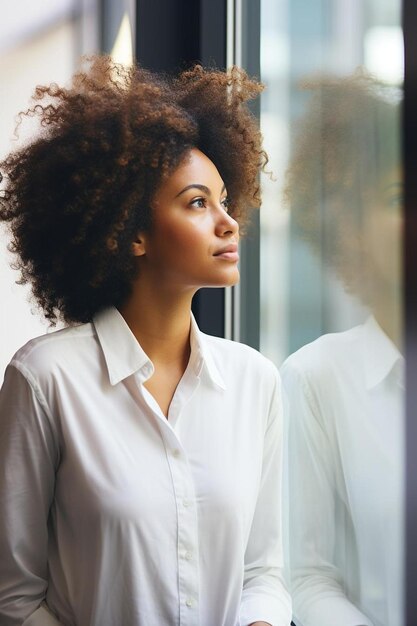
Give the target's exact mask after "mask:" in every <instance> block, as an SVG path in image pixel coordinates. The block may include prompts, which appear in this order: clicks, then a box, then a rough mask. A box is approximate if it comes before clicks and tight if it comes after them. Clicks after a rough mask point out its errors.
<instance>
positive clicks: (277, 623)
mask: <svg viewBox="0 0 417 626" xmlns="http://www.w3.org/2000/svg"><path fill="white" fill-rule="evenodd" d="M253 622H267V623H268V624H272V626H290V623H291V604H290V602H288V603H285V604H284V603H282V602H280V601H279V600H274V599H272V598H265V597H263V598H248V599H247V600H244V601H243V602H242V604H241V606H240V615H239V626H250V624H253Z"/></svg>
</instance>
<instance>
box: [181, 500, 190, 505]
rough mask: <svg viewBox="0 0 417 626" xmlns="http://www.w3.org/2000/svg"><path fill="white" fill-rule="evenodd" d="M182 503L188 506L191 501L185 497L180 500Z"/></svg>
mask: <svg viewBox="0 0 417 626" xmlns="http://www.w3.org/2000/svg"><path fill="white" fill-rule="evenodd" d="M182 503H183V505H184V506H190V504H191V501H190V500H188V499H187V498H184V500H183V501H182Z"/></svg>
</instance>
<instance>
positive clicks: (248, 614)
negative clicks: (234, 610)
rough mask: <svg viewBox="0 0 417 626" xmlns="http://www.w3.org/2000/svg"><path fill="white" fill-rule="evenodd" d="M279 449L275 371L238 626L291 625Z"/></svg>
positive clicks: (280, 432)
mask: <svg viewBox="0 0 417 626" xmlns="http://www.w3.org/2000/svg"><path fill="white" fill-rule="evenodd" d="M282 446H283V423H282V403H281V386H280V379H279V374H278V372H277V371H276V369H275V368H274V388H273V391H272V397H271V404H270V411H269V416H268V422H267V427H266V431H265V435H264V450H263V464H262V476H261V481H260V487H259V494H258V499H257V504H256V509H255V513H254V517H253V521H252V526H251V531H250V535H249V540H248V544H247V546H246V551H245V572H244V582H243V593H242V602H241V608H240V624H241V626H250V625H251V624H253V623H255V624H257V623H261V624H263V623H266V624H270V625H271V626H288V625H289V624H290V622H291V600H290V596H289V593H288V591H287V588H286V585H285V582H284V578H283V569H284V566H283V547H282V531H281V529H282V519H281V518H282V504H281V484H282Z"/></svg>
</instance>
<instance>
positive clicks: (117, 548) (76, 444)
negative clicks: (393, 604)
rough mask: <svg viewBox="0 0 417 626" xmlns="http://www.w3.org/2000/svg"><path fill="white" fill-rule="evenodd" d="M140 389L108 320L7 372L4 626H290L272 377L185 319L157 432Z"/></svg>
mask: <svg viewBox="0 0 417 626" xmlns="http://www.w3.org/2000/svg"><path fill="white" fill-rule="evenodd" d="M152 373H153V365H152V363H151V361H150V360H149V358H148V357H147V355H146V354H145V353H144V351H143V350H142V349H141V347H140V345H139V343H138V342H137V341H136V339H135V337H134V336H133V334H132V333H131V331H130V329H129V327H128V326H127V324H126V322H125V321H124V319H123V317H122V316H121V315H120V313H119V312H118V311H117V310H116V309H108V310H106V311H104V312H103V313H101V314H100V315H98V316H97V317H96V319H95V320H94V323H91V324H84V325H81V326H77V327H71V328H66V329H63V330H60V331H57V332H54V333H51V334H48V335H45V336H43V337H40V338H37V339H34V340H32V341H30V342H29V343H28V344H26V346H24V347H23V348H22V349H20V350H19V351H18V352H17V354H16V355H15V357H14V358H13V360H12V361H11V363H10V365H9V367H8V369H7V371H6V377H5V381H4V385H3V388H2V390H1V392H0V460H1V473H0V487H1V502H0V554H1V559H0V623H1V625H2V626H14V625H17V624H22V622H24V623H25V626H35V625H42V626H44V625H45V624H47V623H49V621H51V623H56V622H54V619H56V620H58V623H61V624H64V625H66V626H175V625H180V626H237V625H240V626H247V625H248V624H250V623H252V622H255V621H257V620H263V621H266V622H269V623H270V624H272V625H273V626H287V625H288V624H289V623H290V620H291V609H290V600H289V596H288V593H287V591H286V588H285V584H284V582H283V576H282V572H283V556H282V555H283V550H282V541H281V474H282V470H281V465H282V430H283V427H282V412H281V396H280V386H279V377H278V374H277V371H276V369H275V368H274V366H273V365H272V363H271V362H269V361H268V360H267V359H265V358H264V357H263V356H261V355H260V354H259V353H257V352H256V351H255V350H252V349H251V348H249V347H247V346H244V345H241V344H237V343H234V342H230V341H227V340H224V339H219V338H216V337H210V336H207V335H204V334H203V333H201V332H200V331H199V330H198V328H197V326H196V324H195V321H194V320H193V319H192V323H191V357H190V361H189V364H188V367H187V369H186V371H185V373H184V375H183V377H182V379H181V381H180V383H179V385H178V387H177V389H176V391H175V394H174V397H173V399H172V402H171V405H170V408H169V414H168V419H167V418H166V417H165V416H164V415H163V414H162V412H161V410H160V408H159V406H158V404H157V402H156V401H155V399H154V398H153V396H152V395H151V394H150V393H149V392H148V391H147V390H146V388H145V387H144V386H143V382H144V381H146V380H147V379H148V378H149V377H150V376H151V375H152ZM41 603H43V604H42V605H41ZM48 611H49V612H50V613H48ZM25 620H26V621H25ZM48 620H49V621H48Z"/></svg>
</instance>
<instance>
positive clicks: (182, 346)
mask: <svg viewBox="0 0 417 626" xmlns="http://www.w3.org/2000/svg"><path fill="white" fill-rule="evenodd" d="M193 295H194V292H193V291H189V292H184V293H181V294H178V293H167V292H163V291H162V290H159V289H155V287H154V286H147V285H146V284H143V283H142V284H139V283H136V284H135V285H134V288H133V291H132V294H131V296H130V298H129V299H128V301H127V302H126V303H125V304H124V305H123V306H122V307H121V308H120V313H121V314H122V315H123V317H124V319H125V321H126V323H127V324H128V326H129V327H130V330H131V331H132V333H133V334H134V336H135V337H136V339H137V340H138V342H139V343H140V345H141V347H142V348H143V350H144V351H145V352H146V354H147V355H148V357H149V358H150V359H151V361H152V362H153V363H154V365H155V364H160V365H171V364H174V363H178V364H180V363H181V364H185V366H186V364H187V362H188V359H189V356H190V323H191V318H190V315H191V300H192V297H193Z"/></svg>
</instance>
